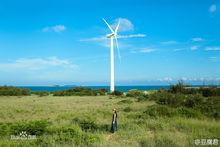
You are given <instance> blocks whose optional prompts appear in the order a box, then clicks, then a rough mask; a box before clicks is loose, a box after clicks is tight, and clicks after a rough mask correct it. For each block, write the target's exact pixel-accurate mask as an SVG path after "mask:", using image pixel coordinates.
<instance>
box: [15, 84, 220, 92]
mask: <svg viewBox="0 0 220 147" xmlns="http://www.w3.org/2000/svg"><path fill="white" fill-rule="evenodd" d="M203 86H205V87H207V86H208V85H190V88H199V87H203ZM215 86H218V87H219V85H215ZM17 87H19V88H28V89H30V90H31V91H47V92H53V91H62V90H67V89H71V88H74V87H80V86H76V85H74V86H70V85H67V86H57V85H55V86H17ZM81 87H87V88H92V89H103V88H105V89H107V90H109V86H81ZM169 87H170V85H157V86H150V85H146V86H144V85H141V86H116V87H115V89H116V90H119V91H122V92H127V91H129V90H131V89H139V90H159V89H162V88H163V89H169Z"/></svg>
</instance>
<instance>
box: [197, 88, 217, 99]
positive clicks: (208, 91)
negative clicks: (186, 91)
mask: <svg viewBox="0 0 220 147" xmlns="http://www.w3.org/2000/svg"><path fill="white" fill-rule="evenodd" d="M199 91H200V93H201V94H202V95H203V96H204V97H211V96H220V88H218V87H201V88H200V89H199Z"/></svg>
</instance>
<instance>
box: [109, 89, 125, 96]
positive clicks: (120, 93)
mask: <svg viewBox="0 0 220 147" xmlns="http://www.w3.org/2000/svg"><path fill="white" fill-rule="evenodd" d="M110 95H114V96H122V95H123V92H121V91H118V90H115V91H113V92H111V94H110Z"/></svg>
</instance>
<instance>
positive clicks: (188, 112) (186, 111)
mask: <svg viewBox="0 0 220 147" xmlns="http://www.w3.org/2000/svg"><path fill="white" fill-rule="evenodd" d="M176 111H177V114H178V115H179V116H183V117H188V118H201V117H202V114H201V112H200V111H199V110H195V109H192V108H185V107H180V108H177V110H176Z"/></svg>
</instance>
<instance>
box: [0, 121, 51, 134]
mask: <svg viewBox="0 0 220 147" xmlns="http://www.w3.org/2000/svg"><path fill="white" fill-rule="evenodd" d="M48 125H49V122H47V121H45V120H38V121H30V122H23V121H21V122H16V123H1V124H0V130H1V131H0V132H1V133H0V136H6V135H18V134H19V133H21V132H22V131H25V132H27V134H29V135H38V136H39V135H42V134H43V133H44V132H45V130H46V127H47V126H48Z"/></svg>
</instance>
